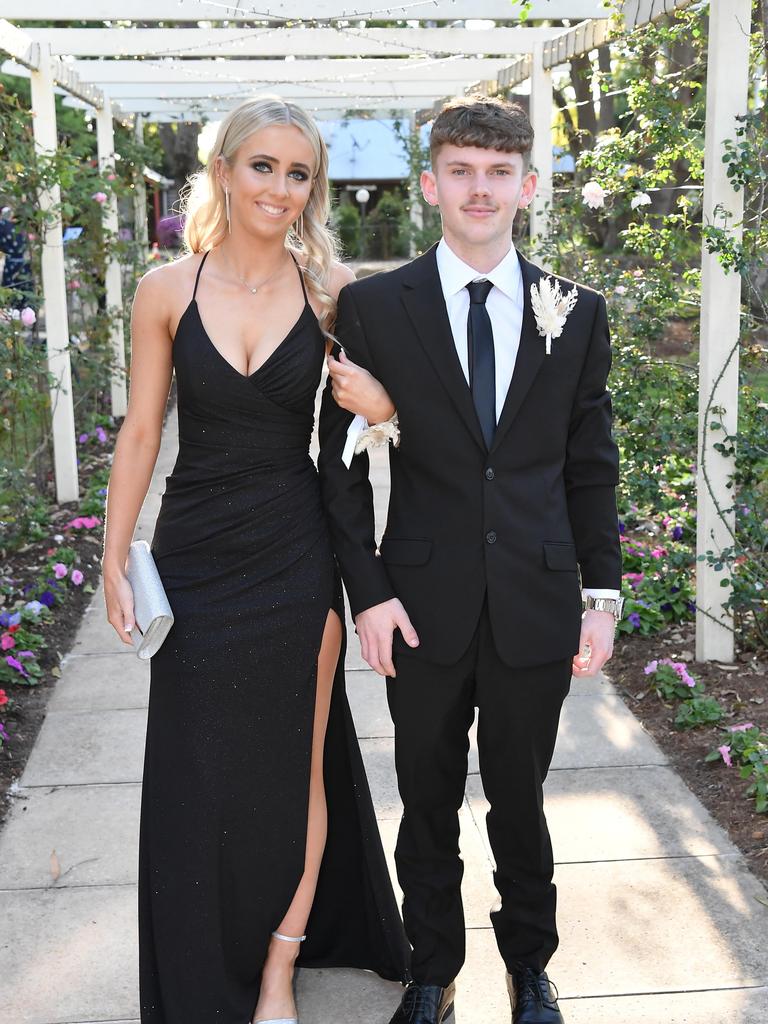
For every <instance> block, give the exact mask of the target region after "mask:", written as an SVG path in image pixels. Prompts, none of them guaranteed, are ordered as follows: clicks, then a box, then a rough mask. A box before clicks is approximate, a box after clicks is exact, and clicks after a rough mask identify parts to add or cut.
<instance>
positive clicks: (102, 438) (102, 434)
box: [96, 427, 107, 444]
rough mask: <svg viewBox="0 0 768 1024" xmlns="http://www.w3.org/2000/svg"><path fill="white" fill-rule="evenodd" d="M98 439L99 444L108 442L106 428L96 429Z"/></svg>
mask: <svg viewBox="0 0 768 1024" xmlns="http://www.w3.org/2000/svg"><path fill="white" fill-rule="evenodd" d="M96 437H97V439H98V441H99V444H104V443H105V442H106V441H107V432H106V430H105V429H104V427H96Z"/></svg>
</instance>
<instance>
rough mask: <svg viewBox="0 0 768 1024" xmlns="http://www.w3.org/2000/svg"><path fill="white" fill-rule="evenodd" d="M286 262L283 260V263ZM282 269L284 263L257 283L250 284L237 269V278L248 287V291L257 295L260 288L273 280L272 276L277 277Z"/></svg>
mask: <svg viewBox="0 0 768 1024" xmlns="http://www.w3.org/2000/svg"><path fill="white" fill-rule="evenodd" d="M284 262H285V260H283V263H284ZM282 269H283V264H282V263H281V264H280V266H278V267H277V269H276V270H273V271H272V273H271V274H270V275H269V277H265V278H264V280H263V281H260V282H259V283H258V284H257V285H252V284H248V282H247V281H246V280H245V278H244V277H241V275H240V274H238V272H237V271H235V276H236V277H237V279H238V281H239V282H240V284H241V285H242V286H243V287H244V288H247V289H248V291H249V292H250V293H251V295H255V294H256V292H258V291H259V289H260V288H263V287H264V285H265V284H267V283H268V282H269V281H271V280H272V278H273V277H275V276H276V275H277V274H278V273H279V271H281V270H282Z"/></svg>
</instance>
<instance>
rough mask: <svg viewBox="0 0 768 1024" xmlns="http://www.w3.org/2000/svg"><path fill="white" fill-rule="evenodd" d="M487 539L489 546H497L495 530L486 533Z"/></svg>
mask: <svg viewBox="0 0 768 1024" xmlns="http://www.w3.org/2000/svg"><path fill="white" fill-rule="evenodd" d="M485 539H486V540H487V541H488V543H489V544H495V543H496V531H495V530H489V531H488V533H486V535H485Z"/></svg>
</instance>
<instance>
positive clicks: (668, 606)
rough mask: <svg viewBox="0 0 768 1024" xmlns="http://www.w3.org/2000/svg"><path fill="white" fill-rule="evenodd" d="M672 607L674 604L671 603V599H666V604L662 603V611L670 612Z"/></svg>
mask: <svg viewBox="0 0 768 1024" xmlns="http://www.w3.org/2000/svg"><path fill="white" fill-rule="evenodd" d="M671 608H672V605H671V604H670V603H669V601H665V602H664V604H663V605H661V608H660V611H662V612H668V611H669V610H670V609H671Z"/></svg>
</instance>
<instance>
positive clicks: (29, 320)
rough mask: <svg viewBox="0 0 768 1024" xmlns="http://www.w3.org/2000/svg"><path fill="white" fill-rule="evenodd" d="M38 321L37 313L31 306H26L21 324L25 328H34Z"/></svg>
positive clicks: (22, 313) (22, 312)
mask: <svg viewBox="0 0 768 1024" xmlns="http://www.w3.org/2000/svg"><path fill="white" fill-rule="evenodd" d="M36 321H37V313H35V311H34V309H32V308H31V307H30V306H25V307H24V309H22V311H21V322H22V323H23V324H24V326H25V327H32V325H33V324H34V323H35V322H36Z"/></svg>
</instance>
